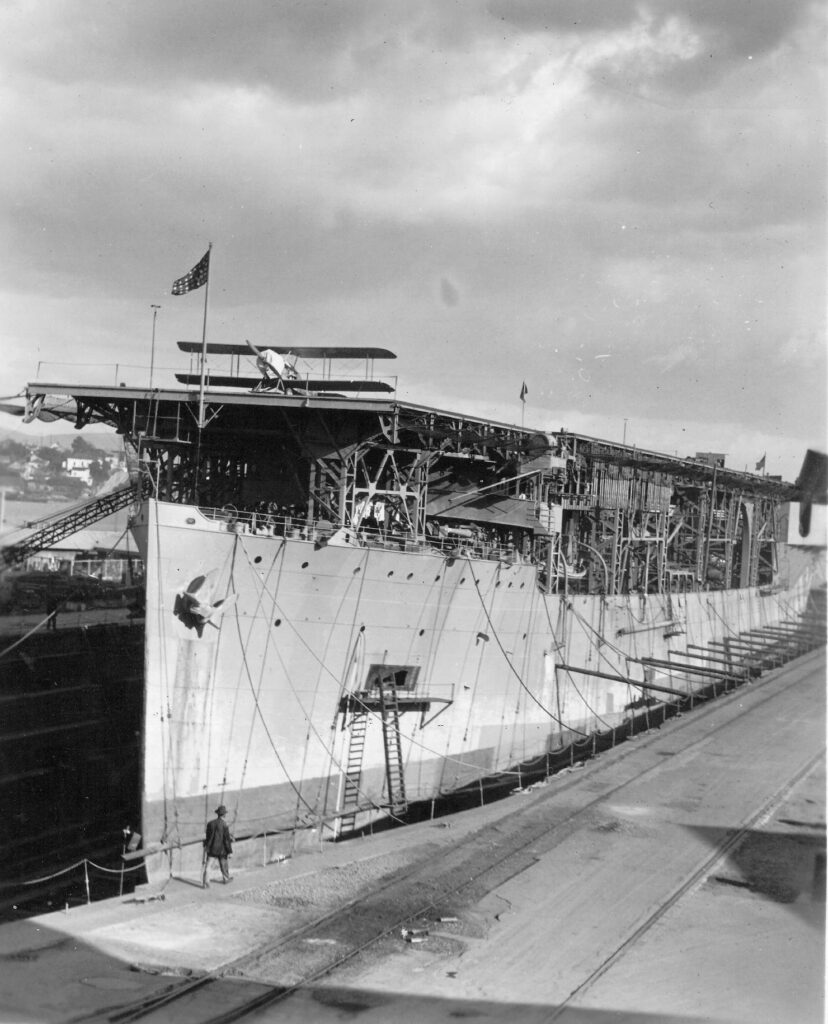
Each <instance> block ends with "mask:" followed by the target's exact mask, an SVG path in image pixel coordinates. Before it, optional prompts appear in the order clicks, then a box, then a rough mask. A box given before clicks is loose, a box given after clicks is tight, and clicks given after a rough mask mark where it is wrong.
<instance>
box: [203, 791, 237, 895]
mask: <svg viewBox="0 0 828 1024" xmlns="http://www.w3.org/2000/svg"><path fill="white" fill-rule="evenodd" d="M225 814H227V808H226V807H225V806H224V804H219V806H218V807H217V808H216V816H215V818H214V819H213V820H212V821H208V822H207V829H206V834H205V837H204V870H203V873H202V876H201V885H202V888H204V889H209V888H210V883H209V882H208V881H207V868H208V866H209V864H210V858H211V857H215V858H216V859H217V860H218V862H219V867H220V868H221V877H222V881H223V882H224V884H225V885H227V883H228V882H230V881H232V878H231V875H230V871H229V869H228V866H227V858H228V857H229V856H230V854H231V853H232V852H233V840H232V837H231V835H230V829H229V828H228V827H227V822H226V821H225V820H224V816H225Z"/></svg>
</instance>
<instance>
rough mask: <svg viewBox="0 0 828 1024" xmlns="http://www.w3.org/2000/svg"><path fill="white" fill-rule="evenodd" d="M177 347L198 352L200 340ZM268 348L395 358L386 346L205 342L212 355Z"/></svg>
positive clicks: (307, 354) (303, 354) (307, 355)
mask: <svg viewBox="0 0 828 1024" xmlns="http://www.w3.org/2000/svg"><path fill="white" fill-rule="evenodd" d="M178 347H179V349H180V350H181V351H182V352H200V351H201V342H200V341H179V343H178ZM266 348H269V349H271V350H272V351H273V352H278V353H279V355H282V356H296V358H297V359H396V358H397V357H396V355H395V354H394V353H393V352H392V351H390V349H387V348H354V347H348V346H336V345H330V346H327V345H323V346H319V347H308V346H306V345H299V346H289V345H259V346H255V347H254V346H253V345H251V344H250V343H249V342H245V343H244V344H239V345H236V344H230V343H228V344H224V343H222V342H207V354H208V355H213V356H251V355H255V354H256V353H257V351H259V350H260V349H266Z"/></svg>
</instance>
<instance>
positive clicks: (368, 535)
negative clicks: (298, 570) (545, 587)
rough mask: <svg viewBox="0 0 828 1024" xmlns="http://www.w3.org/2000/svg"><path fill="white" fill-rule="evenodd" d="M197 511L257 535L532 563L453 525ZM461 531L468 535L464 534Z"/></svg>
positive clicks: (230, 528) (232, 528) (221, 525)
mask: <svg viewBox="0 0 828 1024" xmlns="http://www.w3.org/2000/svg"><path fill="white" fill-rule="evenodd" d="M199 512H200V513H201V514H202V515H203V516H204V518H205V519H208V520H210V521H211V522H213V523H214V524H215V527H216V529H218V530H226V531H227V532H228V533H237V534H242V535H247V536H256V537H273V538H276V539H279V538H282V537H288V538H292V539H294V540H307V541H313V542H314V543H320V542H322V543H327V542H328V541H332V542H333V543H334V544H338V545H344V546H349V547H364V548H384V549H386V550H390V551H434V552H439V553H441V554H443V555H446V556H453V557H455V558H478V559H485V560H487V561H494V562H507V563H509V564H514V565H517V564H522V563H523V564H534V560H533V559H532V558H531V557H528V556H525V555H522V554H521V552H520V551H518V550H517V548H515V547H514V546H512V547H509V546H508V545H506V544H502V543H496V542H493V541H491V540H486V539H483V538H482V536H480V535H478V534H477V533H475V532H473V531H471V530H462V528H461V529H456V528H452V527H447V528H444V529H443V531H442V532H441V531H440V530H439V528H435V529H436V532H435V533H434V534H429V535H427V536H425V537H414V535H413V534H412V533H410V532H406V531H403V530H399V529H394V528H393V527H392V528H391V529H388V530H383V529H377V528H375V527H364V526H360V527H359V528H357V529H354V528H353V527H350V526H336V525H334V524H333V523H330V522H328V521H326V520H321V521H320V520H315V521H314V522H311V521H309V520H308V519H307V518H304V517H302V516H296V515H274V514H272V513H262V512H247V511H237V510H236V509H234V508H232V507H225V508H221V509H217V508H204V507H199ZM463 534H469V535H468V536H464V535H463Z"/></svg>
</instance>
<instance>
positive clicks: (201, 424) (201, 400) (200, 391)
mask: <svg viewBox="0 0 828 1024" xmlns="http://www.w3.org/2000/svg"><path fill="white" fill-rule="evenodd" d="M207 256H208V260H207V280H206V281H205V283H204V321H203V323H202V325H201V359H200V363H201V365H200V367H199V386H198V422H197V426H198V430H199V440H200V439H201V431H202V430H203V429H204V424H205V421H204V370H205V367H206V365H207V305H208V301H209V298H210V270H211V269H212V262H213V243H212V242H210V243H209V244H208V246H207ZM199 447H200V446H199ZM197 474H198V464H196V475H197Z"/></svg>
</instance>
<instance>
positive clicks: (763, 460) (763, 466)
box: [756, 452, 767, 473]
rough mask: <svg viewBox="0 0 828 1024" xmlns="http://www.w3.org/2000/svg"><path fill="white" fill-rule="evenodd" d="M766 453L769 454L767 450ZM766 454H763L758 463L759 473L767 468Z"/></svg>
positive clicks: (757, 469) (757, 470)
mask: <svg viewBox="0 0 828 1024" xmlns="http://www.w3.org/2000/svg"><path fill="white" fill-rule="evenodd" d="M765 455H767V452H765ZM765 455H763V456H762V458H761V459H760V460H759V461H758V462H757V463H756V472H757V473H761V472H762V470H763V469H764V468H765Z"/></svg>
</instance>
